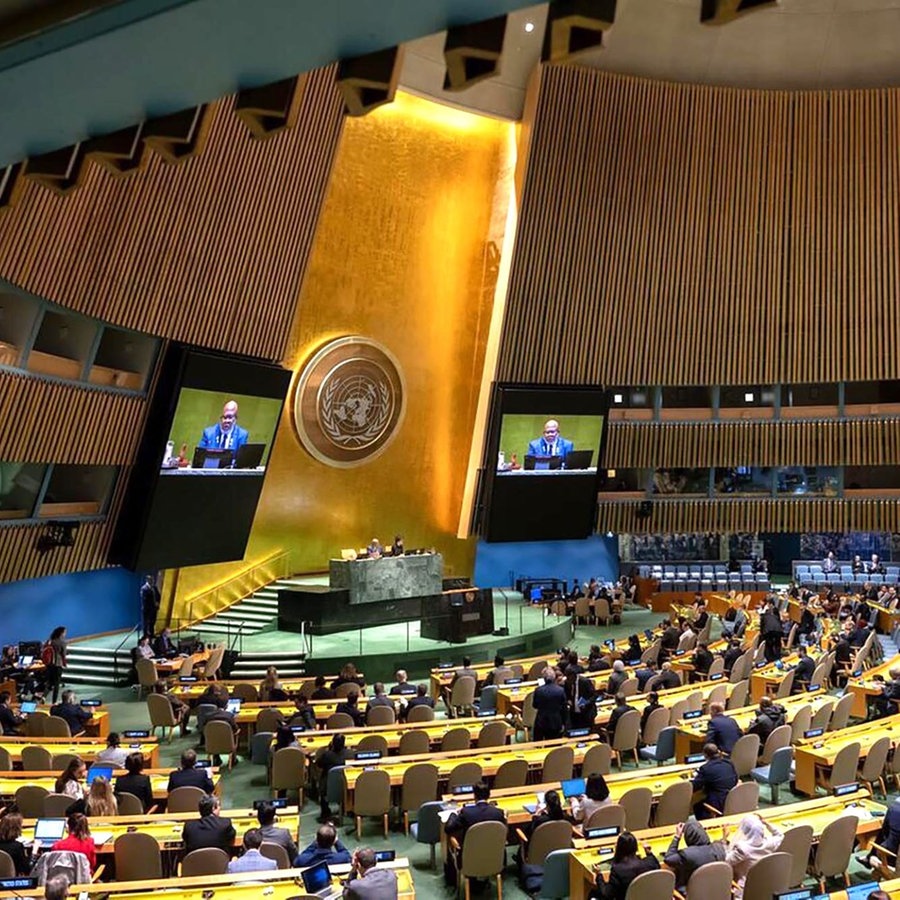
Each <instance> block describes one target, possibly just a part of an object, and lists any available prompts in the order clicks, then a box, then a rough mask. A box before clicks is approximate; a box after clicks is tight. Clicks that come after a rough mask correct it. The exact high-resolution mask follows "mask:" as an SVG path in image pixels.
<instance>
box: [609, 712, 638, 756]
mask: <svg viewBox="0 0 900 900" xmlns="http://www.w3.org/2000/svg"><path fill="white" fill-rule="evenodd" d="M640 730H641V714H640V713H639V712H638V711H637V710H636V709H632V710H629V711H628V712H627V713H625V714H624V715H623V716H622V717H621V718H620V719H619V721H618V722H616V733H615V735H613V742H612V748H613V750H632V749H634V748H635V747H636V746H637V742H638V736H639V735H640Z"/></svg>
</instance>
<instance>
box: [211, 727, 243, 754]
mask: <svg viewBox="0 0 900 900" xmlns="http://www.w3.org/2000/svg"><path fill="white" fill-rule="evenodd" d="M203 742H204V744H205V745H206V752H207V753H234V751H235V750H236V749H237V748H236V746H235V740H234V731H233V730H232V728H231V725H229V724H228V722H218V721H216V722H207V723H206V724H205V725H204V726H203Z"/></svg>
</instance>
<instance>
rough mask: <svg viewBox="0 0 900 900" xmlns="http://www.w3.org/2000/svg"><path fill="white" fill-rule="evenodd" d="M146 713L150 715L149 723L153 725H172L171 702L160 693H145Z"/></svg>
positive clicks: (168, 726)
mask: <svg viewBox="0 0 900 900" xmlns="http://www.w3.org/2000/svg"><path fill="white" fill-rule="evenodd" d="M147 713H148V714H149V716H150V724H151V725H152V726H153V727H157V726H164V727H166V728H170V727H174V725H175V713H174V712H173V711H172V704H171V703H169V700H168V698H167V697H164V696H163V695H162V694H147Z"/></svg>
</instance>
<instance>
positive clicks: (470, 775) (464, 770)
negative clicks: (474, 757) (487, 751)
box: [447, 762, 482, 790]
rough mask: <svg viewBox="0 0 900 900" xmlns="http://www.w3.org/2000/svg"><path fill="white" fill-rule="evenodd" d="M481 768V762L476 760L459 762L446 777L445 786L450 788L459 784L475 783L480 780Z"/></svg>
mask: <svg viewBox="0 0 900 900" xmlns="http://www.w3.org/2000/svg"><path fill="white" fill-rule="evenodd" d="M481 778H482V770H481V763H477V762H461V763H457V765H455V766H454V767H453V768H452V769H451V770H450V774H449V776H448V777H447V786H448V787H449V788H450V790H453V788H455V787H459V786H460V785H461V784H477V783H478V782H479V781H481Z"/></svg>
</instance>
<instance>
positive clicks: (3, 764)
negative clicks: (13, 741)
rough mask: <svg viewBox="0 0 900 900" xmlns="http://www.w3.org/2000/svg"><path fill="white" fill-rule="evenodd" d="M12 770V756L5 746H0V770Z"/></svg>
mask: <svg viewBox="0 0 900 900" xmlns="http://www.w3.org/2000/svg"><path fill="white" fill-rule="evenodd" d="M11 771H12V757H11V756H10V755H9V750H7V749H6V747H0V772H11Z"/></svg>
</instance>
